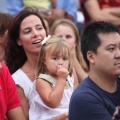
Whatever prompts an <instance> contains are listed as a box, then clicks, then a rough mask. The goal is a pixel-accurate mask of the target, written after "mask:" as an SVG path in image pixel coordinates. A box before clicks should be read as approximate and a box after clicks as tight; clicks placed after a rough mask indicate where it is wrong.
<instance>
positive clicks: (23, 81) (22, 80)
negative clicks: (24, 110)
mask: <svg viewBox="0 0 120 120" xmlns="http://www.w3.org/2000/svg"><path fill="white" fill-rule="evenodd" d="M12 78H13V80H14V81H15V83H16V85H19V86H20V87H21V88H22V89H23V90H24V93H25V96H26V98H27V99H28V100H29V94H30V93H31V92H30V91H31V90H32V86H33V82H32V81H31V80H30V79H29V78H28V76H27V75H26V74H25V73H24V72H23V71H22V70H21V69H18V70H17V71H16V72H15V73H14V74H12Z"/></svg>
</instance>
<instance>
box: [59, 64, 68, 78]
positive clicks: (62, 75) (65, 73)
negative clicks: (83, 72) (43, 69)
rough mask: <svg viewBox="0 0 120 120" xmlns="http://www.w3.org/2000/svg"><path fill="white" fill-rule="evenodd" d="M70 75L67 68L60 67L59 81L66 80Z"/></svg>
mask: <svg viewBox="0 0 120 120" xmlns="http://www.w3.org/2000/svg"><path fill="white" fill-rule="evenodd" d="M68 75H69V71H68V70H67V69H66V68H64V67H62V65H58V69H57V76H58V79H64V80H66V79H67V77H68Z"/></svg>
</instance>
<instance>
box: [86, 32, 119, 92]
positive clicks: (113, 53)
mask: <svg viewBox="0 0 120 120" xmlns="http://www.w3.org/2000/svg"><path fill="white" fill-rule="evenodd" d="M99 38H100V40H101V45H100V46H99V47H98V48H97V53H93V52H92V51H88V52H87V58H88V60H89V62H90V72H89V76H90V78H91V79H92V80H93V81H94V82H95V83H96V84H97V85H98V86H99V87H100V88H102V89H103V90H105V91H107V92H110V93H113V92H115V91H116V90H117V86H116V85H117V83H116V79H117V77H118V76H119V75H120V35H119V34H118V33H109V34H102V33H101V34H99Z"/></svg>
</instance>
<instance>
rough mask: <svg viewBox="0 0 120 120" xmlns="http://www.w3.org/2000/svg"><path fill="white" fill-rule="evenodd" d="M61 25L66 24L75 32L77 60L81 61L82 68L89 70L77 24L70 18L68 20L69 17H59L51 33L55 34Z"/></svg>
mask: <svg viewBox="0 0 120 120" xmlns="http://www.w3.org/2000/svg"><path fill="white" fill-rule="evenodd" d="M59 25H64V26H69V27H70V28H71V29H72V30H73V32H74V34H75V38H76V40H75V44H76V49H75V51H76V57H77V60H78V61H79V63H80V64H81V66H82V68H83V69H84V71H86V72H88V67H87V65H86V63H85V61H84V59H83V55H82V52H81V46H80V34H79V32H78V29H77V27H76V26H75V24H74V23H73V22H72V21H70V20H67V19H59V20H56V21H55V22H54V23H53V25H52V26H51V30H50V32H51V35H54V34H55V30H56V28H57V27H58V26H59Z"/></svg>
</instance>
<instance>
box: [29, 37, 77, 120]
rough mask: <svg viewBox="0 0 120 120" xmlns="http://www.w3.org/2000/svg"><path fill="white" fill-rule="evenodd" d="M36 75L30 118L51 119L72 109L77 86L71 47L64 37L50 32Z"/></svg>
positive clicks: (31, 96)
mask: <svg viewBox="0 0 120 120" xmlns="http://www.w3.org/2000/svg"><path fill="white" fill-rule="evenodd" d="M36 76H37V78H36V81H35V83H34V88H33V91H32V93H31V94H30V110H29V118H30V120H38V119H39V120H48V119H49V120H50V119H51V118H53V117H55V116H57V115H59V114H62V113H65V112H68V108H69V101H70V97H71V95H72V92H73V90H74V89H75V88H76V86H75V85H74V80H75V79H74V76H73V66H72V54H71V48H70V46H69V44H68V43H67V42H66V41H65V40H63V39H62V38H61V37H58V36H50V35H49V36H48V37H47V38H45V39H44V40H43V41H42V47H41V51H40V55H39V60H38V65H37V75H36ZM66 118H67V117H66ZM64 119H65V118H64ZM58 120H60V119H58Z"/></svg>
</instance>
